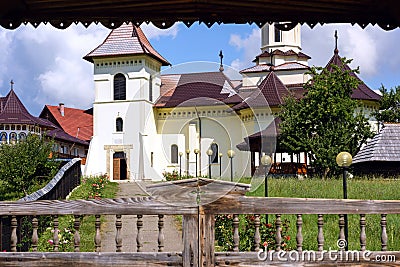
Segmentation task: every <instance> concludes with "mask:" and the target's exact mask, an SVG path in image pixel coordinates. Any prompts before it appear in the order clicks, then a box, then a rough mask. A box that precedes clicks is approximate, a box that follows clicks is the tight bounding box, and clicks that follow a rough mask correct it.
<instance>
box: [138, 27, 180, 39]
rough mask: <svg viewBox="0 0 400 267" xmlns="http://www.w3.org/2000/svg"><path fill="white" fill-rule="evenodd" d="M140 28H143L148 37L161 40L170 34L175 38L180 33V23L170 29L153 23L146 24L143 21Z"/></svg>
mask: <svg viewBox="0 0 400 267" xmlns="http://www.w3.org/2000/svg"><path fill="white" fill-rule="evenodd" d="M140 28H141V29H142V30H143V32H144V34H145V35H146V37H147V38H148V39H154V40H159V39H160V37H167V36H170V37H172V38H173V39H174V38H175V37H176V36H177V35H178V31H179V24H178V23H175V24H174V25H173V26H172V27H170V28H168V29H159V28H157V27H156V26H154V25H153V24H152V23H149V24H146V23H142V25H140Z"/></svg>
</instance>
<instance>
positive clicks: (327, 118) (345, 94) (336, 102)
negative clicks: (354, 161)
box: [280, 59, 373, 177]
mask: <svg viewBox="0 0 400 267" xmlns="http://www.w3.org/2000/svg"><path fill="white" fill-rule="evenodd" d="M350 62H351V61H350V60H346V59H342V63H343V65H345V64H348V63H350ZM351 72H358V69H357V70H351V69H349V70H347V69H345V68H343V67H339V66H336V65H333V66H332V69H331V70H327V69H324V68H321V67H313V68H311V75H312V77H313V78H312V79H311V80H310V81H309V82H307V83H306V84H305V86H304V87H305V89H306V92H307V93H306V94H305V95H304V97H303V98H301V99H295V98H294V97H293V96H288V98H286V99H285V104H284V105H283V106H282V110H281V113H280V117H281V119H282V123H281V124H280V128H281V137H280V143H281V145H282V146H283V147H284V148H286V149H287V150H288V152H292V153H294V152H309V153H310V156H311V158H312V162H311V165H312V166H313V167H314V168H315V170H316V172H318V173H320V174H322V175H323V177H326V176H327V175H328V173H332V171H333V172H334V171H335V170H337V169H338V167H337V164H336V161H335V159H336V155H337V154H338V153H339V152H340V151H348V152H349V153H351V154H352V155H353V156H354V155H355V154H356V153H357V152H358V150H359V148H360V146H361V144H362V143H363V142H365V141H366V140H367V139H368V138H371V137H372V136H373V134H372V132H371V129H370V125H369V123H368V119H367V118H366V117H365V116H364V114H363V113H362V111H361V110H362V109H361V106H360V103H359V102H358V101H357V100H353V99H352V98H351V94H352V91H353V88H356V87H357V86H358V84H359V82H360V81H359V80H358V79H357V78H356V77H354V76H352V75H351Z"/></svg>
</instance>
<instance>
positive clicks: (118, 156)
mask: <svg viewBox="0 0 400 267" xmlns="http://www.w3.org/2000/svg"><path fill="white" fill-rule="evenodd" d="M127 171H128V169H127V166H126V156H125V153H124V152H115V153H114V155H113V180H126V179H127V176H128V175H127Z"/></svg>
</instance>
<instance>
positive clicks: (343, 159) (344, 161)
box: [336, 152, 353, 250]
mask: <svg viewBox="0 0 400 267" xmlns="http://www.w3.org/2000/svg"><path fill="white" fill-rule="evenodd" d="M352 161H353V158H352V156H351V154H350V153H349V152H340V153H339V154H338V155H337V156H336V163H337V165H339V167H342V168H343V198H344V199H347V168H348V167H349V166H350V165H351V163H352ZM344 237H345V239H346V248H345V249H346V250H348V249H349V240H348V237H349V225H348V220H347V214H345V215H344Z"/></svg>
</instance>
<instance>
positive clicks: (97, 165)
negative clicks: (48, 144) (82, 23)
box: [84, 23, 169, 180]
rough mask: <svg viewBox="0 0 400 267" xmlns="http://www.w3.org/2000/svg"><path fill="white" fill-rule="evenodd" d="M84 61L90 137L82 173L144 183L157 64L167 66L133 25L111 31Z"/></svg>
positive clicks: (157, 85)
mask: <svg viewBox="0 0 400 267" xmlns="http://www.w3.org/2000/svg"><path fill="white" fill-rule="evenodd" d="M84 59H86V60H87V61H89V62H91V63H93V66H94V84H95V101H94V103H93V127H94V128H93V138H92V140H91V142H90V147H89V153H88V159H87V164H86V169H85V174H86V175H93V174H98V173H107V174H108V175H109V177H110V179H111V180H140V179H143V178H144V176H145V174H144V167H143V157H144V156H143V154H144V152H143V136H147V135H151V134H152V129H151V128H150V129H149V127H148V126H146V125H153V124H154V121H153V120H154V115H153V113H152V112H153V104H154V102H155V101H156V100H157V98H158V97H159V95H160V86H161V79H160V77H159V73H160V69H161V66H165V65H169V63H168V61H167V60H166V59H164V58H163V57H162V56H161V55H160V54H159V53H158V52H157V51H156V50H155V49H154V48H153V47H152V46H151V44H150V42H149V40H148V39H147V38H146V36H145V35H144V33H143V31H142V30H141V29H140V28H139V27H137V26H135V25H133V24H132V23H128V24H126V23H125V24H123V25H121V26H120V27H119V28H116V29H114V30H112V31H111V33H110V34H109V35H108V36H107V38H106V39H105V40H104V41H103V43H101V44H100V45H99V46H98V47H97V48H95V49H94V50H93V51H91V52H90V53H89V54H87V55H86V56H85V57H84Z"/></svg>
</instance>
